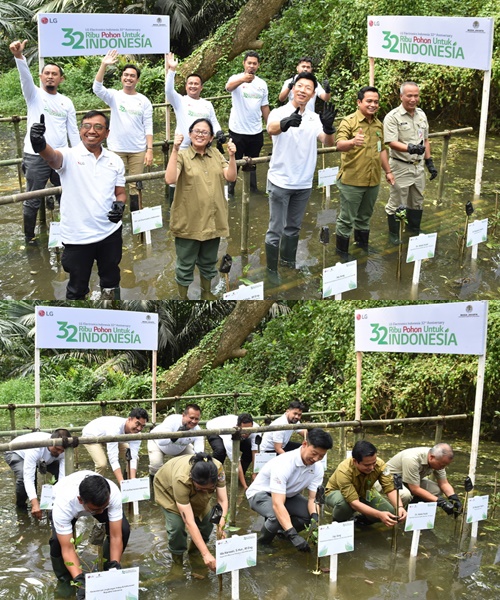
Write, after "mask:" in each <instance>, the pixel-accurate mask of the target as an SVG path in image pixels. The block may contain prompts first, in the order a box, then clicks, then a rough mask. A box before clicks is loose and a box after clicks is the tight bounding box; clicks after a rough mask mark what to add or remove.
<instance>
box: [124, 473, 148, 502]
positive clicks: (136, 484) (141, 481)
mask: <svg viewBox="0 0 500 600" xmlns="http://www.w3.org/2000/svg"><path fill="white" fill-rule="evenodd" d="M121 486H122V503H123V504H126V503H127V502H137V501H139V500H149V499H150V498H151V491H150V489H149V477H138V478H137V479H124V480H123V481H122V483H121Z"/></svg>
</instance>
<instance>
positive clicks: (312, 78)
mask: <svg viewBox="0 0 500 600" xmlns="http://www.w3.org/2000/svg"><path fill="white" fill-rule="evenodd" d="M299 79H308V80H309V81H312V82H313V84H314V89H316V88H317V87H318V80H317V79H316V75H314V74H313V73H309V71H303V72H302V73H299V74H298V75H297V77H295V79H294V81H293V85H297V81H299Z"/></svg>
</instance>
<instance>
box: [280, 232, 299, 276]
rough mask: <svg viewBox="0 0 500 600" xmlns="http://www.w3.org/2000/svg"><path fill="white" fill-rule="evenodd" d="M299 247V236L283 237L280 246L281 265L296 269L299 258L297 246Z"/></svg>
mask: <svg viewBox="0 0 500 600" xmlns="http://www.w3.org/2000/svg"><path fill="white" fill-rule="evenodd" d="M298 245H299V236H298V235H283V236H282V237H281V244H280V265H283V266H285V267H290V269H295V259H296V257H297V246H298Z"/></svg>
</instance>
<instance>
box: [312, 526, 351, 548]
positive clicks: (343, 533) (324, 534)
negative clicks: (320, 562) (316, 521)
mask: <svg viewBox="0 0 500 600" xmlns="http://www.w3.org/2000/svg"><path fill="white" fill-rule="evenodd" d="M353 550H354V521H343V522H341V523H336V522H333V523H331V524H330V525H321V527H319V529H318V557H321V556H331V555H332V554H342V553H343V552H352V551H353Z"/></svg>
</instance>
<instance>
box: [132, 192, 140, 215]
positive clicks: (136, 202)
mask: <svg viewBox="0 0 500 600" xmlns="http://www.w3.org/2000/svg"><path fill="white" fill-rule="evenodd" d="M136 210H139V196H137V195H136V194H130V212H135V211H136Z"/></svg>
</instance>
